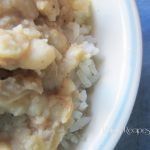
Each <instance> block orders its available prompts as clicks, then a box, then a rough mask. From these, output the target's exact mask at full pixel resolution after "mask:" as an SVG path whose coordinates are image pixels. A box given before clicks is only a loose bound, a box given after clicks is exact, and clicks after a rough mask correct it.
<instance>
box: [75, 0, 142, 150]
mask: <svg viewBox="0 0 150 150" xmlns="http://www.w3.org/2000/svg"><path fill="white" fill-rule="evenodd" d="M92 7H93V8H92V9H93V24H94V36H95V37H96V39H97V42H98V47H99V48H100V53H99V55H98V56H97V57H96V58H95V61H96V63H97V64H98V69H99V71H100V75H101V77H100V80H99V82H98V83H97V84H96V85H95V87H94V89H93V90H92V92H91V93H92V94H90V102H91V116H92V117H91V118H92V120H91V123H90V124H89V126H88V127H87V128H86V131H85V133H84V136H83V139H82V140H81V142H80V144H79V145H78V146H77V150H111V149H113V148H114V147H115V145H116V144H117V142H118V141H119V138H120V136H121V134H122V132H123V131H124V130H125V126H126V124H127V121H128V119H129V116H130V114H131V111H132V108H133V105H134V102H135V99H136V95H137V90H138V86H139V80H140V74H141V62H142V40H141V28H140V23H139V16H138V12H137V7H136V4H135V1H134V0H119V1H118V0H92ZM124 132H125V131H124Z"/></svg>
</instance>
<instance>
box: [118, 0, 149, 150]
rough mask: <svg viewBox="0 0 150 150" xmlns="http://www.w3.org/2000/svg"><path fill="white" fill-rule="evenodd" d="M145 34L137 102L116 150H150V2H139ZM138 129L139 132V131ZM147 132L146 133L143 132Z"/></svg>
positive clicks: (147, 0)
mask: <svg viewBox="0 0 150 150" xmlns="http://www.w3.org/2000/svg"><path fill="white" fill-rule="evenodd" d="M137 5H138V8H139V12H140V17H141V24H142V32H143V55H144V56H143V69H142V76H141V83H140V87H139V92H138V96H137V100H136V103H135V106H134V109H133V112H132V115H131V117H130V120H129V122H128V124H127V127H128V128H129V129H135V128H136V130H134V131H139V133H137V132H135V133H134V132H133V133H131V134H130V135H128V134H127V133H124V134H123V135H122V138H121V139H120V141H119V143H118V145H117V146H116V150H150V0H137ZM137 129H138V130H137ZM143 131H145V132H143Z"/></svg>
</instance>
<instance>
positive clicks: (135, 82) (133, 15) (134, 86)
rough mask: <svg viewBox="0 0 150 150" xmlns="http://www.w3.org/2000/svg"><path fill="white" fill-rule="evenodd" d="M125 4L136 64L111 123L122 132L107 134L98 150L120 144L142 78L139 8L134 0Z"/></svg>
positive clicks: (112, 147)
mask: <svg viewBox="0 0 150 150" xmlns="http://www.w3.org/2000/svg"><path fill="white" fill-rule="evenodd" d="M123 3H124V4H123V5H124V6H125V9H126V10H127V11H126V13H127V20H128V24H129V30H130V35H129V36H130V38H131V43H132V44H131V45H130V46H131V48H132V49H131V50H133V49H134V51H136V54H135V53H134V52H131V56H130V57H131V58H130V59H133V60H134V61H135V62H134V65H133V66H132V69H131V70H132V71H131V73H130V76H129V84H128V85H127V88H126V90H125V91H124V93H123V95H124V96H123V97H121V105H120V107H119V111H118V112H117V114H115V117H114V119H113V121H112V123H111V127H113V126H115V128H116V127H117V128H118V129H121V130H119V132H117V133H115V136H114V135H112V134H111V133H110V132H107V133H106V134H105V136H104V138H103V139H102V141H101V142H100V143H99V144H98V145H99V146H98V149H100V150H101V149H103V150H105V149H106V150H108V149H114V148H115V146H116V144H117V143H118V141H119V139H120V137H121V135H122V133H123V131H124V129H125V126H126V124H127V122H128V120H129V117H130V115H131V112H132V110H133V106H134V103H135V100H136V96H137V92H138V88H139V83H140V78H141V70H142V58H143V52H142V49H143V48H142V30H141V24H140V17H139V13H138V8H137V5H136V2H135V1H134V0H133V1H131V0H126V1H123ZM116 122H117V125H116Z"/></svg>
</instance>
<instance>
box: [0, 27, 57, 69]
mask: <svg viewBox="0 0 150 150" xmlns="http://www.w3.org/2000/svg"><path fill="white" fill-rule="evenodd" d="M47 42H48V41H47V40H46V39H41V33H40V32H39V31H37V30H35V29H32V28H23V27H22V26H21V25H19V26H17V27H15V28H13V30H3V29H0V66H1V67H2V68H5V69H8V70H14V69H17V68H22V69H31V70H42V69H45V68H46V67H48V66H49V65H50V64H51V63H52V62H53V61H54V59H55V48H54V47H53V46H51V45H48V43H47Z"/></svg>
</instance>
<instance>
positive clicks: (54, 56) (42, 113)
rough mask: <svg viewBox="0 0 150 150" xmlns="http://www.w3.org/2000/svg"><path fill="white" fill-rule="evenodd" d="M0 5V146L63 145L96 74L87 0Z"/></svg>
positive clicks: (83, 118) (81, 119)
mask: <svg viewBox="0 0 150 150" xmlns="http://www.w3.org/2000/svg"><path fill="white" fill-rule="evenodd" d="M0 10H1V11H0V91H1V92H0V149H6V150H55V149H57V148H58V146H59V148H60V149H67V148H68V147H69V142H70V143H78V136H79V131H80V129H82V128H83V127H84V126H85V125H87V124H88V123H89V121H90V117H88V116H87V115H86V110H87V107H88V104H87V101H86V100H87V94H86V89H87V88H89V87H91V86H92V85H93V84H94V83H95V81H96V80H97V79H98V72H97V70H96V67H95V64H94V61H93V56H94V55H96V54H97V53H98V51H99V50H98V48H96V47H95V39H94V38H93V37H92V36H91V30H92V26H91V23H90V19H91V11H90V1H88V0H1V1H0Z"/></svg>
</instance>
